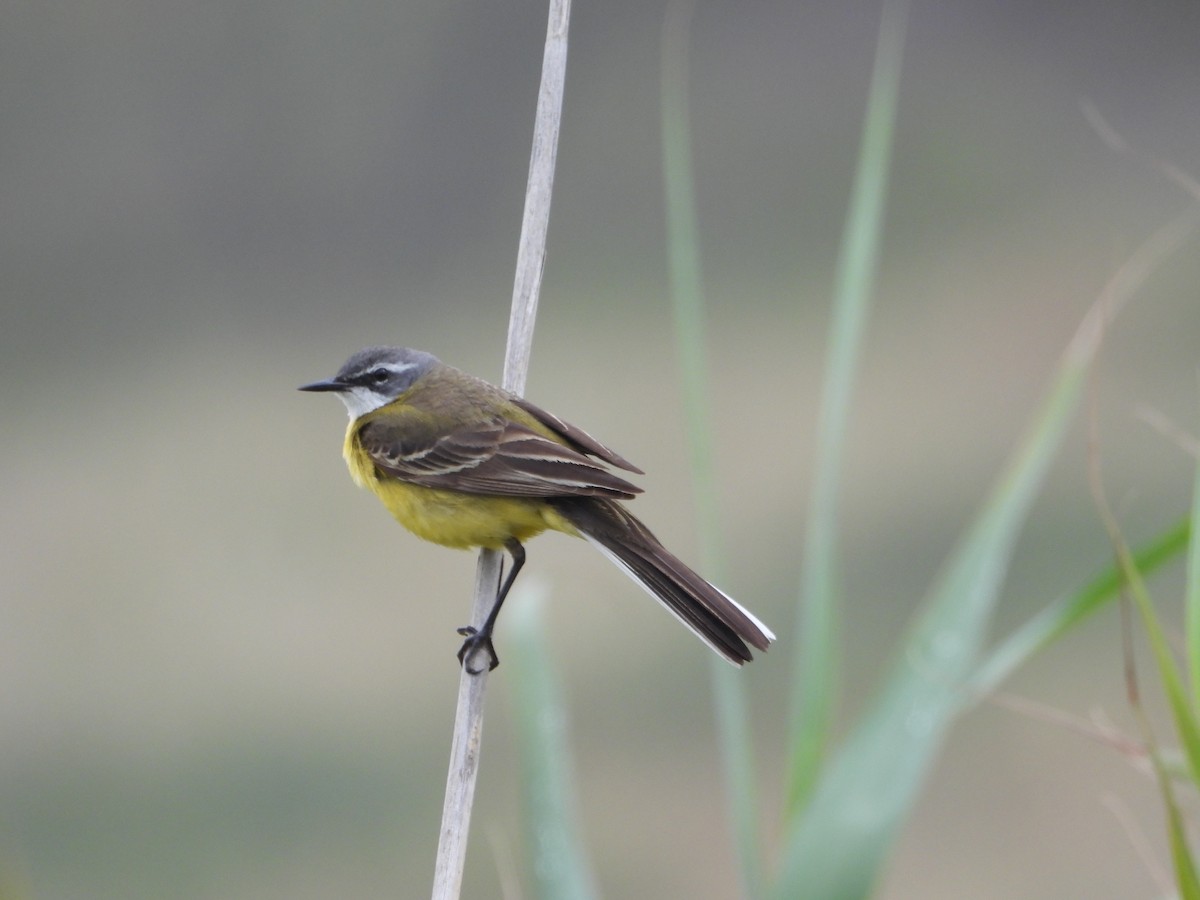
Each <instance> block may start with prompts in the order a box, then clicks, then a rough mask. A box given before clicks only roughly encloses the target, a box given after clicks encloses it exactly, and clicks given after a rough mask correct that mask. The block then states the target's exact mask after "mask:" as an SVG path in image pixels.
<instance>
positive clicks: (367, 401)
mask: <svg viewBox="0 0 1200 900" xmlns="http://www.w3.org/2000/svg"><path fill="white" fill-rule="evenodd" d="M338 399H339V400H341V401H342V402H343V403H345V404H346V412H348V413H349V414H350V418H351V420H354V419H357V418H360V417H362V416H365V415H366V414H367V413H369V412H374V411H375V410H377V409H379V407H381V406H387V405H388V404H389V403H391V402H392V399H393V398H391V397H387V396H385V395H383V394H381V393H379V392H378V391H373V390H371V389H370V388H369V387H352V388H350V389H349V390H346V391H339V392H338Z"/></svg>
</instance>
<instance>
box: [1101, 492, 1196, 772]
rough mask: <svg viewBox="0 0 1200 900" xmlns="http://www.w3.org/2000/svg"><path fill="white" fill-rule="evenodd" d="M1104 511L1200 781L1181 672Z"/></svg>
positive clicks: (1193, 728) (1191, 765)
mask: <svg viewBox="0 0 1200 900" xmlns="http://www.w3.org/2000/svg"><path fill="white" fill-rule="evenodd" d="M1104 514H1105V519H1106V523H1107V524H1108V527H1109V533H1110V535H1111V536H1112V539H1113V545H1114V547H1115V549H1116V552H1117V559H1118V562H1119V564H1120V567H1121V571H1122V574H1123V575H1124V577H1125V580H1126V582H1127V583H1128V585H1129V592H1130V594H1131V595H1132V596H1133V601H1134V604H1135V605H1136V607H1137V610H1138V613H1139V614H1140V615H1141V618H1142V624H1143V625H1144V626H1145V628H1146V638H1147V642H1148V643H1149V644H1150V652H1151V653H1152V654H1153V655H1154V662H1155V664H1156V666H1157V668H1158V675H1159V678H1160V679H1161V680H1162V685H1163V690H1164V691H1165V692H1166V695H1167V703H1168V705H1169V707H1170V709H1171V716H1172V718H1173V719H1174V720H1175V729H1176V731H1177V732H1178V733H1179V740H1180V743H1181V744H1182V746H1183V754H1184V759H1185V760H1186V761H1187V765H1188V772H1189V774H1190V776H1191V779H1192V782H1193V783H1195V784H1200V724H1198V723H1197V721H1196V716H1195V714H1194V712H1193V710H1192V704H1191V702H1190V700H1189V698H1188V694H1187V690H1186V689H1185V688H1184V684H1183V676H1182V675H1181V674H1180V672H1179V666H1178V665H1177V664H1176V662H1175V657H1174V654H1173V653H1172V652H1171V645H1170V643H1169V642H1168V641H1167V635H1166V632H1164V631H1163V627H1162V623H1160V622H1159V620H1158V614H1157V613H1156V612H1155V611H1154V603H1153V602H1152V601H1151V599H1150V592H1149V591H1148V590H1147V589H1146V582H1145V580H1144V579H1143V578H1142V574H1141V572H1139V571H1138V568H1137V565H1136V563H1135V562H1134V560H1133V554H1132V553H1130V552H1129V548H1128V546H1126V544H1125V542H1124V539H1123V538H1122V537H1121V535H1120V533H1119V532H1118V531H1117V529H1116V523H1115V521H1114V520H1112V518H1111V514H1110V513H1108V511H1107V510H1104Z"/></svg>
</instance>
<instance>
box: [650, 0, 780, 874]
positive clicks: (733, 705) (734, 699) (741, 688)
mask: <svg viewBox="0 0 1200 900" xmlns="http://www.w3.org/2000/svg"><path fill="white" fill-rule="evenodd" d="M694 9H695V3H694V2H693V0H672V2H671V3H670V4H669V5H668V7H667V15H666V20H665V22H664V23H663V42H662V146H663V179H664V186H665V192H666V198H665V199H666V214H667V247H668V255H669V264H670V265H669V267H670V275H671V301H672V312H673V321H674V325H675V345H676V352H677V353H678V354H679V368H680V373H681V382H682V387H683V406H684V421H685V426H686V432H687V446H688V451H689V463H690V469H691V476H692V485H693V491H692V496H693V502H694V504H695V509H696V517H695V519H696V535H697V539H698V540H699V543H700V552H699V568H700V571H701V572H703V573H704V575H705V577H706V578H709V579H710V580H712V581H714V582H716V583H717V584H721V583H722V582H723V581H724V575H725V566H724V560H723V558H722V556H723V555H722V553H721V550H720V547H721V513H720V510H719V509H718V508H717V502H716V490H715V485H716V482H717V476H716V472H715V467H714V466H713V450H712V445H713V426H712V417H711V411H710V408H709V398H710V397H711V396H712V392H711V390H710V389H709V383H710V379H709V377H708V366H707V362H706V360H707V358H708V340H707V337H706V328H705V314H704V306H705V304H704V290H703V275H702V273H701V265H700V242H699V237H698V234H697V214H696V199H695V184H694V176H693V174H692V155H691V128H690V125H689V117H688V39H689V36H690V31H691V18H692V12H693V10H694ZM711 671H712V685H713V700H714V705H715V709H716V717H717V724H718V734H719V736H720V742H721V751H722V759H723V761H724V767H725V780H726V785H727V790H726V795H727V798H728V800H727V802H728V804H729V808H730V811H731V816H732V820H733V836H734V842H735V844H736V846H737V853H738V860H739V864H740V871H741V880H742V887H743V889H744V890H745V891H746V893H747V894H748V895H749V896H751V897H758V896H762V894H763V891H764V884H765V882H764V876H763V859H764V856H763V850H762V840H761V835H760V833H759V820H760V812H759V803H758V789H757V785H756V780H755V777H754V750H753V747H752V745H751V740H750V737H751V726H750V715H749V711H748V703H747V699H746V689H745V682H744V679H742V678H739V677H738V676H739V673H738V671H737V670H735V669H732V668H730V667H729V666H728V665H727V664H726V663H725V662H724V661H722V660H718V659H715V658H714V659H713V660H712V665H711Z"/></svg>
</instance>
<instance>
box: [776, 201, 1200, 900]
mask: <svg viewBox="0 0 1200 900" xmlns="http://www.w3.org/2000/svg"><path fill="white" fill-rule="evenodd" d="M1197 222H1200V210H1197V209H1189V210H1188V211H1187V212H1185V213H1183V214H1182V215H1180V216H1179V217H1177V218H1176V219H1175V220H1174V221H1172V222H1170V223H1168V224H1167V225H1165V226H1163V227H1162V228H1160V229H1159V230H1158V231H1156V232H1155V233H1154V234H1152V235H1151V236H1150V237H1149V238H1148V239H1147V240H1146V241H1145V242H1144V243H1143V244H1142V245H1141V246H1140V247H1139V248H1138V249H1137V250H1136V251H1135V252H1134V253H1133V254H1132V255H1131V256H1130V257H1129V259H1128V260H1127V261H1126V262H1125V264H1124V265H1123V266H1122V267H1121V269H1120V270H1118V272H1117V273H1116V274H1115V275H1114V276H1113V278H1112V279H1111V280H1110V282H1109V284H1108V285H1107V286H1106V289H1105V291H1104V294H1103V295H1102V296H1101V299H1100V301H1098V302H1097V303H1096V304H1095V305H1094V306H1093V308H1092V309H1091V310H1090V311H1089V313H1088V315H1087V316H1086V317H1085V319H1084V321H1083V323H1082V324H1081V325H1080V327H1079V330H1078V331H1077V332H1076V334H1075V337H1074V338H1073V339H1072V341H1071V343H1070V345H1068V347H1067V350H1066V353H1065V354H1064V358H1063V362H1062V364H1061V366H1060V368H1059V372H1058V374H1057V376H1056V378H1055V381H1054V384H1053V385H1052V389H1051V392H1050V394H1049V396H1048V398H1047V399H1046V401H1045V402H1044V403H1043V406H1042V408H1041V410H1040V412H1039V415H1038V416H1037V418H1036V420H1035V422H1034V425H1033V427H1032V428H1031V430H1030V432H1029V433H1028V434H1027V436H1026V438H1025V440H1024V441H1023V442H1022V444H1021V445H1020V447H1019V449H1018V452H1017V453H1016V455H1015V456H1014V457H1013V459H1012V460H1011V462H1010V464H1009V466H1008V468H1007V469H1006V471H1005V474H1004V476H1003V477H1002V478H1001V480H1000V482H999V484H998V485H997V486H996V488H995V489H994V490H993V492H992V494H991V496H990V497H989V500H988V502H987V503H986V504H985V506H984V509H983V511H982V514H981V515H980V517H979V518H978V519H977V520H976V522H975V523H974V525H973V526H972V528H971V530H970V531H969V532H968V534H967V536H966V538H965V540H964V541H963V543H962V544H961V545H960V547H959V548H958V550H957V551H956V552H955V553H954V554H953V555H952V557H951V559H950V561H949V563H948V565H947V567H946V569H945V570H944V573H943V575H942V576H941V578H940V579H939V581H938V583H937V584H936V586H935V588H934V591H933V593H932V594H931V596H930V597H929V598H928V600H927V601H926V604H925V611H924V613H923V614H922V616H921V618H920V619H919V620H918V621H917V623H916V625H915V626H914V628H913V629H912V631H911V633H910V635H909V637H908V639H907V640H906V641H905V643H904V645H903V654H902V656H901V658H900V660H899V661H898V663H897V664H896V666H895V668H894V671H893V672H892V673H891V676H890V678H889V679H888V681H887V682H886V683H885V684H884V687H883V690H882V691H881V694H880V696H879V697H878V698H877V699H876V701H875V702H874V704H873V705H872V706H871V707H870V709H869V710H868V712H867V714H866V715H865V716H864V718H863V719H862V721H861V722H860V723H859V725H858V726H857V727H856V728H855V729H854V730H853V731H852V732H851V735H850V737H849V739H848V740H847V742H846V744H845V746H844V747H843V748H842V750H841V752H840V753H839V755H838V756H837V758H836V759H835V760H834V762H833V763H832V764H831V765H830V766H829V767H828V768H827V769H826V771H825V773H824V774H823V776H822V778H821V781H820V783H819V784H818V787H817V789H816V791H815V793H814V795H813V799H812V802H811V803H810V804H809V806H808V809H807V810H806V811H805V814H804V815H803V817H801V819H800V820H799V821H798V822H797V823H795V824H794V825H793V826H792V828H791V831H790V833H789V834H788V836H787V838H786V843H785V847H784V857H783V860H784V861H783V870H782V876H781V879H780V882H779V885H778V888H779V890H778V892H777V896H779V897H781V898H787V900H795V898H805V897H812V898H820V900H841V898H847V900H849V898H860V897H864V896H866V895H867V894H868V893H869V892H870V890H871V888H872V886H873V885H874V883H875V880H876V878H877V877H878V872H879V869H880V866H881V865H882V862H883V859H884V856H885V854H886V853H887V851H888V849H889V848H890V846H891V844H892V842H893V841H894V839H895V834H896V831H897V829H898V827H899V825H900V823H901V822H902V821H903V819H904V817H905V815H906V814H907V813H908V811H909V809H910V808H911V806H912V803H913V800H914V798H915V797H916V793H917V790H918V788H919V786H920V783H921V781H922V779H923V777H924V775H925V773H926V771H927V770H928V768H929V767H930V766H931V765H932V761H933V757H934V755H935V754H936V753H937V751H938V750H939V748H940V746H941V743H942V740H943V738H944V736H945V733H946V731H947V730H948V729H949V727H950V724H951V722H952V720H953V717H954V715H955V714H956V713H957V712H958V711H959V710H960V709H961V708H962V696H961V695H962V691H963V687H964V685H965V682H966V678H967V675H968V673H969V672H970V670H971V668H972V667H973V666H974V664H975V659H976V657H977V656H978V653H979V646H980V644H981V642H982V640H983V637H984V632H985V629H986V626H987V623H988V621H989V619H990V617H991V613H992V610H993V607H994V605H995V601H996V597H997V596H998V593H999V588H1000V583H1001V580H1002V578H1003V575H1004V570H1005V568H1006V567H1007V564H1008V560H1009V556H1010V554H1011V551H1012V545H1013V543H1014V541H1015V540H1016V536H1017V532H1018V530H1019V527H1020V525H1021V522H1022V521H1023V520H1024V517H1025V515H1026V514H1027V512H1028V509H1029V506H1030V504H1031V503H1032V501H1033V498H1034V495H1035V493H1036V491H1037V488H1038V486H1039V485H1040V483H1041V480H1042V478H1043V477H1044V475H1045V471H1046V468H1047V466H1048V464H1049V461H1050V458H1051V456H1052V454H1053V452H1054V451H1055V449H1056V448H1057V446H1058V444H1059V443H1060V441H1061V438H1062V434H1063V431H1064V430H1065V428H1066V425H1067V421H1068V419H1069V417H1070V414H1071V412H1072V411H1073V410H1074V409H1075V407H1076V406H1077V405H1078V401H1079V397H1080V394H1081V393H1082V390H1083V386H1084V382H1085V378H1086V375H1087V372H1088V369H1089V368H1090V366H1091V363H1092V361H1093V359H1094V358H1095V355H1096V352H1097V349H1098V348H1099V345H1100V340H1101V337H1102V335H1103V332H1104V329H1105V327H1107V324H1108V322H1109V321H1110V320H1111V318H1112V317H1113V316H1114V315H1115V314H1116V313H1117V311H1118V310H1119V309H1120V307H1121V306H1122V304H1123V303H1125V302H1126V301H1127V300H1128V298H1129V297H1130V296H1132V295H1133V293H1135V292H1136V290H1137V289H1138V288H1139V287H1140V286H1141V284H1142V282H1143V281H1144V280H1145V279H1146V277H1147V276H1148V275H1149V273H1150V272H1152V271H1153V269H1154V267H1155V266H1156V265H1158V264H1159V263H1160V262H1161V261H1162V260H1163V259H1164V258H1165V257H1166V256H1168V255H1169V254H1170V253H1172V252H1174V251H1175V250H1177V249H1178V248H1179V247H1180V246H1182V244H1183V243H1184V241H1185V239H1186V238H1187V237H1188V236H1190V235H1191V234H1192V232H1193V230H1194V229H1195V227H1196V224H1197ZM1126 570H1127V567H1126Z"/></svg>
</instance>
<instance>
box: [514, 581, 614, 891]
mask: <svg viewBox="0 0 1200 900" xmlns="http://www.w3.org/2000/svg"><path fill="white" fill-rule="evenodd" d="M544 597H545V590H544V588H540V587H538V586H537V584H536V582H534V583H533V584H528V583H527V584H526V585H525V586H524V588H523V589H521V591H520V594H519V595H518V596H517V597H516V598H515V599H514V600H513V601H510V602H512V605H513V608H512V609H510V610H506V612H507V613H508V621H507V628H508V629H509V635H510V644H511V647H512V649H511V650H510V651H509V652H508V654H507V656H506V658H505V668H507V669H508V675H509V677H510V678H511V679H512V696H513V703H514V708H515V712H516V721H517V744H518V754H519V757H520V763H521V785H522V794H523V806H524V814H523V816H522V820H523V822H524V824H525V846H526V849H527V852H528V859H529V865H528V870H529V872H530V874H531V876H532V878H533V881H534V886H535V891H536V895H537V896H538V897H541V898H543V900H592V898H595V897H597V896H599V893H598V891H597V890H596V887H595V881H594V879H593V877H592V873H591V868H590V867H589V865H588V861H587V853H586V851H585V850H584V845H583V841H582V839H581V837H580V835H581V833H582V829H581V828H580V825H579V820H578V816H577V815H576V806H575V797H574V794H573V792H572V783H573V779H572V775H571V766H570V759H571V754H570V750H569V748H568V746H567V724H566V712H565V707H564V704H563V701H562V697H561V696H559V692H558V687H557V686H558V682H559V677H558V676H557V675H556V673H555V671H554V666H553V664H552V663H551V660H550V656H549V653H548V652H547V643H546V638H545V634H544V631H543V628H542V619H541V607H542V600H543V599H544ZM509 667H511V668H509Z"/></svg>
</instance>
